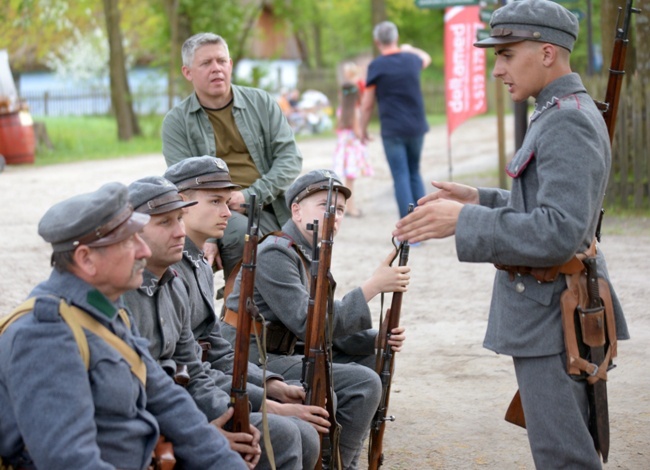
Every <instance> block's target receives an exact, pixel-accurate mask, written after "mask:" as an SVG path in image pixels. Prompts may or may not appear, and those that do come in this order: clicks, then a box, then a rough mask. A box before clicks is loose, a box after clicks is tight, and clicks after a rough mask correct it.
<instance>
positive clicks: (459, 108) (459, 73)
mask: <svg viewBox="0 0 650 470" xmlns="http://www.w3.org/2000/svg"><path fill="white" fill-rule="evenodd" d="M479 9H480V7H478V6H470V7H451V8H447V10H446V11H445V97H446V101H447V135H448V136H451V134H452V132H454V129H456V128H457V127H458V126H459V125H461V124H462V123H463V122H465V120H467V119H469V118H470V117H472V116H475V115H477V114H481V113H484V112H486V111H487V97H486V94H485V49H480V48H478V47H474V46H473V44H474V42H476V34H477V31H478V30H479V29H483V27H484V26H483V23H482V22H481V21H480V20H479Z"/></svg>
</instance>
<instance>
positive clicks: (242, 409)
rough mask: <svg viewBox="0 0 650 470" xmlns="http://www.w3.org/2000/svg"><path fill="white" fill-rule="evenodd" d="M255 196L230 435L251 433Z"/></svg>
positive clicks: (241, 303) (243, 272)
mask: <svg viewBox="0 0 650 470" xmlns="http://www.w3.org/2000/svg"><path fill="white" fill-rule="evenodd" d="M255 199H256V196H255V195H254V194H253V195H251V199H250V204H246V206H248V208H249V211H248V229H247V231H246V235H245V243H244V254H243V258H242V263H241V288H240V292H239V307H238V314H237V338H236V339H235V358H234V365H233V373H232V387H231V390H230V406H232V407H233V408H234V409H235V411H234V413H233V417H232V419H231V423H230V426H229V427H228V429H229V430H230V431H232V432H245V433H250V405H249V401H248V393H247V392H246V383H247V381H248V354H249V347H250V334H251V325H252V323H253V317H257V315H258V312H257V308H256V307H255V303H254V302H253V293H254V287H255V266H256V258H257V239H258V225H259V220H258V223H257V224H256V223H255V215H256V214H257V213H258V211H257V207H256V205H255Z"/></svg>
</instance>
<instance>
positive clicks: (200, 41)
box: [181, 33, 230, 67]
mask: <svg viewBox="0 0 650 470" xmlns="http://www.w3.org/2000/svg"><path fill="white" fill-rule="evenodd" d="M206 44H220V45H222V46H223V47H224V49H226V54H228V55H229V56H230V52H229V51H228V43H226V40H225V39H224V38H222V37H221V36H219V35H218V34H214V33H198V34H195V35H194V36H192V37H191V38H189V39H187V40H186V41H185V42H184V43H183V47H182V49H181V57H182V58H183V65H184V66H185V67H189V66H190V65H192V61H193V60H194V53H195V52H196V50H197V49H198V48H199V47H201V46H205V45H206Z"/></svg>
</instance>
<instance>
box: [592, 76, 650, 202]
mask: <svg viewBox="0 0 650 470" xmlns="http://www.w3.org/2000/svg"><path fill="white" fill-rule="evenodd" d="M584 83H585V86H586V88H587V90H588V91H589V93H590V94H591V96H593V97H594V99H597V100H604V99H605V91H606V88H607V79H606V78H603V77H597V78H586V79H585V80H584ZM605 202H606V204H607V205H608V206H613V207H620V208H623V209H635V210H637V209H648V208H650V90H649V89H648V87H645V89H644V87H643V84H642V81H641V79H640V78H639V77H638V76H633V77H630V78H629V80H626V81H624V83H623V86H622V87H621V98H620V101H619V106H618V115H617V119H616V131H615V134H614V142H613V143H612V171H611V175H610V178H609V183H608V185H607V194H606V199H605Z"/></svg>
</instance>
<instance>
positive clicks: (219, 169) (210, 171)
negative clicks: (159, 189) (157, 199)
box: [163, 155, 241, 192]
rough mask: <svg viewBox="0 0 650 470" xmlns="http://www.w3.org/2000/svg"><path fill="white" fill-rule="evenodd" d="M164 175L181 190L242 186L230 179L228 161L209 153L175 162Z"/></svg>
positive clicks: (236, 187) (235, 187)
mask: <svg viewBox="0 0 650 470" xmlns="http://www.w3.org/2000/svg"><path fill="white" fill-rule="evenodd" d="M163 176H164V177H165V178H166V179H168V180H169V181H171V182H172V183H174V184H175V185H176V187H177V188H178V191H179V192H182V191H185V190H186V189H214V188H216V189H221V188H230V189H238V188H241V186H239V185H237V184H234V183H233V182H232V180H231V179H230V173H229V172H228V165H226V162H224V161H223V160H222V159H221V158H217V157H211V156H209V155H205V156H202V157H190V158H185V159H183V160H181V161H180V162H178V163H174V164H173V165H172V166H170V167H169V168H167V171H166V172H165V174H164V175H163Z"/></svg>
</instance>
